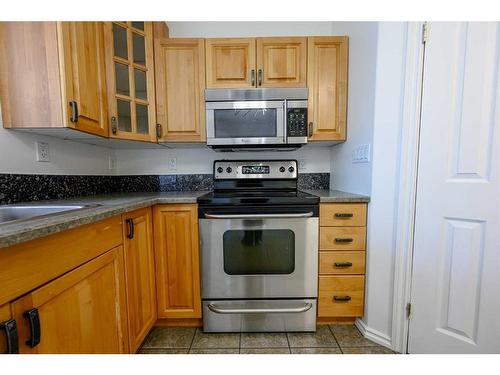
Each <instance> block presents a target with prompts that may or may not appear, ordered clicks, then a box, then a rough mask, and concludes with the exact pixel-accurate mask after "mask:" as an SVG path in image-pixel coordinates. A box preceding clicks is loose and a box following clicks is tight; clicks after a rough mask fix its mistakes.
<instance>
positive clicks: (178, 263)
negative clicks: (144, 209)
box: [153, 204, 201, 319]
mask: <svg viewBox="0 0 500 375" xmlns="http://www.w3.org/2000/svg"><path fill="white" fill-rule="evenodd" d="M153 217H154V241H155V258H156V290H157V296H158V318H174V319H179V318H201V296H200V260H199V241H198V215H197V206H196V204H169V205H159V206H155V207H154V212H153Z"/></svg>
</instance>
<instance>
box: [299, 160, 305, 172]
mask: <svg viewBox="0 0 500 375" xmlns="http://www.w3.org/2000/svg"><path fill="white" fill-rule="evenodd" d="M297 161H298V163H299V171H304V170H305V169H306V159H298V160H297Z"/></svg>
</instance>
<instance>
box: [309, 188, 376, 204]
mask: <svg viewBox="0 0 500 375" xmlns="http://www.w3.org/2000/svg"><path fill="white" fill-rule="evenodd" d="M304 191H305V192H306V193H310V194H312V195H316V196H317V197H319V201H320V202H321V203H367V202H370V197H369V196H367V195H360V194H353V193H348V192H345V191H340V190H304Z"/></svg>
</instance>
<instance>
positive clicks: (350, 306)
mask: <svg viewBox="0 0 500 375" xmlns="http://www.w3.org/2000/svg"><path fill="white" fill-rule="evenodd" d="M366 208H367V205H366V203H322V204H320V215H319V216H320V217H319V225H320V228H319V298H318V317H319V318H351V317H352V318H354V317H361V316H363V309H364V289H365V247H366Z"/></svg>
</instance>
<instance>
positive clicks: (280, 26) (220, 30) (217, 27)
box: [167, 22, 332, 38]
mask: <svg viewBox="0 0 500 375" xmlns="http://www.w3.org/2000/svg"><path fill="white" fill-rule="evenodd" d="M167 24H168V28H169V32H170V37H171V38H222V37H252V36H290V35H300V36H304V35H331V33H332V22H167Z"/></svg>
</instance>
